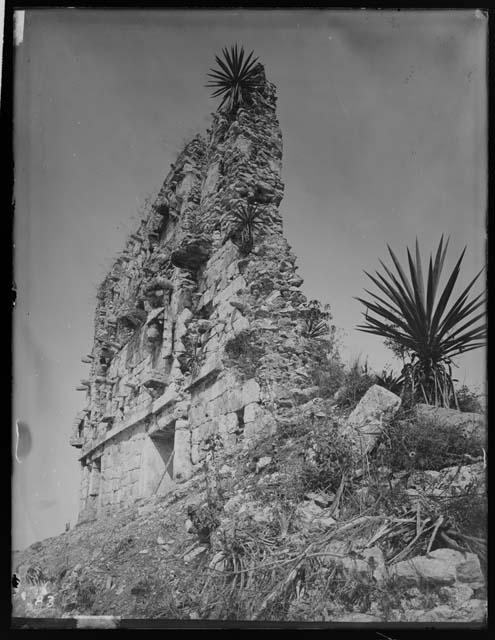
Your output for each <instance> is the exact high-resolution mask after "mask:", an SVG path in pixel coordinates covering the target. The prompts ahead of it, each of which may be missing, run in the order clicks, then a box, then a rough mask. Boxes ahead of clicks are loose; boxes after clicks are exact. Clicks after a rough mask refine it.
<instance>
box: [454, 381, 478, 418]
mask: <svg viewBox="0 0 495 640" xmlns="http://www.w3.org/2000/svg"><path fill="white" fill-rule="evenodd" d="M456 395H457V405H458V408H459V411H464V412H467V413H483V405H482V403H481V401H480V397H479V395H478V394H477V393H475V392H474V391H472V390H471V389H469V387H468V386H466V385H465V384H464V385H462V387H461V388H460V389H458V390H457V391H456Z"/></svg>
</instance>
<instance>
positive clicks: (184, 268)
mask: <svg viewBox="0 0 495 640" xmlns="http://www.w3.org/2000/svg"><path fill="white" fill-rule="evenodd" d="M257 72H258V78H259V87H258V89H257V91H256V92H255V93H254V95H253V96H252V98H251V102H250V104H248V105H245V106H244V107H243V108H239V109H237V111H236V112H235V113H234V114H229V113H225V112H222V111H217V112H216V113H215V114H213V122H212V126H211V129H209V130H208V131H207V135H206V138H203V137H200V136H197V137H195V138H194V139H193V140H192V141H191V142H190V143H189V144H187V145H186V147H185V148H184V150H183V151H182V152H181V153H180V155H179V157H178V158H177V161H176V162H175V164H173V165H172V166H171V169H170V171H169V173H168V175H167V177H166V178H165V181H164V183H163V186H162V188H161V190H160V192H159V195H158V197H157V199H156V201H155V202H153V203H152V204H150V205H149V206H148V207H147V210H146V212H145V213H144V214H143V216H142V219H141V221H140V223H139V226H138V228H137V229H136V231H135V233H132V234H131V235H130V236H129V238H128V240H127V243H126V246H125V249H124V250H123V252H122V253H121V254H120V255H119V256H118V257H117V259H116V260H115V261H114V264H113V266H112V268H111V270H110V272H109V273H108V275H107V276H106V278H105V279H104V281H103V282H102V284H101V285H100V287H99V289H98V292H97V305H96V313H95V332H94V344H93V348H92V350H91V353H90V354H88V355H87V356H85V357H84V358H83V362H85V363H87V364H88V365H89V368H90V370H89V374H88V378H87V379H86V380H83V381H81V384H80V386H79V387H78V388H79V389H80V390H81V391H82V392H84V393H85V397H86V404H85V408H84V409H83V410H82V411H81V412H80V413H78V415H77V417H76V420H75V424H74V431H73V435H72V438H71V444H72V445H73V446H74V447H77V448H79V449H80V453H81V455H80V462H81V468H82V478H81V487H80V521H83V520H87V519H92V518H94V517H97V516H98V515H99V514H101V513H109V512H111V511H112V510H115V509H118V508H119V507H122V506H125V505H128V504H130V503H132V502H133V501H135V500H136V499H139V498H145V497H149V496H153V495H156V494H157V495H161V494H164V493H166V492H167V491H168V490H170V488H171V487H172V486H173V485H174V483H176V482H181V481H184V480H186V479H188V478H189V477H190V476H191V475H192V474H193V473H194V472H195V470H197V469H198V468H199V467H200V466H201V464H202V462H203V460H204V458H205V455H206V453H205V441H206V440H207V438H208V437H209V436H215V435H216V436H218V437H219V438H220V439H221V442H222V444H223V446H224V447H225V448H227V449H229V448H230V449H232V448H235V447H238V446H244V445H245V444H246V443H247V442H249V441H250V440H252V439H253V438H255V437H257V436H258V435H259V434H260V433H266V432H267V431H268V432H270V430H273V429H275V428H276V426H277V425H278V424H280V420H282V419H283V413H284V410H286V409H290V408H291V407H294V406H295V405H297V404H299V403H301V402H306V401H307V400H308V398H309V397H311V396H312V395H315V392H314V388H313V387H311V375H310V370H311V353H313V351H314V350H313V351H311V349H310V348H309V341H308V340H309V339H307V338H306V337H305V336H304V323H303V319H302V316H301V309H303V308H304V307H305V305H306V304H307V301H306V298H305V296H304V295H303V294H302V293H301V291H300V286H301V284H302V278H300V277H299V276H298V275H297V273H296V266H295V256H294V254H293V253H292V251H291V249H290V247H289V245H288V243H287V241H286V240H285V238H284V237H283V233H282V220H281V216H280V214H279V211H278V207H279V204H280V202H281V200H282V196H283V184H282V182H281V166H282V163H281V159H282V136H281V132H280V128H279V124H278V120H277V116H276V95H275V87H274V85H273V84H271V83H270V82H268V81H267V80H266V78H265V74H264V70H263V67H262V66H261V65H258V67H257ZM250 208H251V209H250ZM253 208H254V210H256V212H257V223H256V224H255V225H253V227H252V238H251V239H252V240H253V241H252V242H251V243H250V242H249V240H250V238H249V234H247V232H246V228H245V227H242V224H241V225H240V224H239V218H238V217H236V212H238V211H248V210H251V211H252V210H253Z"/></svg>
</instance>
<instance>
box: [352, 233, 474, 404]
mask: <svg viewBox="0 0 495 640" xmlns="http://www.w3.org/2000/svg"><path fill="white" fill-rule="evenodd" d="M447 246H448V240H447V242H446V244H445V247H444V246H443V236H442V238H441V239H440V243H439V245H438V249H437V252H436V256H435V260H434V261H433V256H432V255H431V256H430V261H429V267H428V280H427V284H426V287H425V284H424V279H423V268H422V264H421V256H420V252H419V246H418V241H417V240H416V255H415V259H413V257H412V256H411V253H410V251H409V249H407V258H408V263H409V272H410V278H408V277H407V276H406V274H405V272H404V270H403V269H402V266H401V265H400V262H399V260H398V259H397V257H396V255H395V253H394V252H393V251H392V249H391V248H390V247H388V250H389V253H390V256H391V257H392V260H393V263H394V265H395V268H396V270H397V274H398V275H397V276H396V275H394V274H393V273H392V271H391V270H390V269H389V268H388V267H387V266H386V265H385V264H384V263H383V262H382V261H380V264H381V265H382V267H383V269H384V271H385V274H386V276H387V277H385V276H383V275H381V274H380V273H379V272H378V271H377V272H376V277H375V276H372V275H370V274H369V273H367V272H366V271H365V273H366V275H367V276H368V277H369V278H370V280H371V281H372V282H373V283H374V284H375V285H376V286H377V287H378V289H379V290H380V291H381V292H382V293H383V294H384V295H385V296H386V298H388V300H385V299H384V298H381V297H380V296H378V295H376V294H375V293H372V292H371V291H368V290H367V289H366V292H367V293H368V294H369V295H370V296H372V298H373V299H374V301H373V302H372V301H370V300H364V299H362V298H357V300H359V302H361V303H362V304H363V305H364V306H365V307H366V312H365V313H363V315H364V317H365V323H364V324H362V325H359V326H358V327H357V328H358V330H360V331H364V332H365V333H372V334H375V335H379V336H381V337H382V338H386V339H387V340H388V341H392V345H393V347H394V349H395V351H396V352H397V351H400V352H401V355H402V356H405V355H407V356H408V357H409V363H408V364H407V370H403V374H404V378H405V385H407V386H409V387H410V389H411V391H412V394H413V396H414V397H416V399H417V400H418V401H420V402H423V401H426V402H427V403H428V404H435V405H441V406H444V407H449V406H450V405H451V403H452V399H454V401H455V390H454V385H453V379H452V365H453V361H452V359H453V358H454V357H455V356H458V355H460V354H463V353H466V352H468V351H471V350H472V349H476V348H478V347H480V346H483V344H484V342H485V337H486V328H485V325H484V324H481V325H478V326H474V325H475V324H476V323H477V322H478V320H480V319H481V318H482V317H483V316H484V315H485V314H484V313H480V314H477V315H475V316H474V317H473V315H472V314H473V313H474V312H475V311H476V310H478V309H479V308H480V307H481V306H483V305H484V303H485V300H484V293H483V292H482V293H481V294H479V295H477V296H475V298H474V299H472V300H470V301H468V296H469V293H470V291H471V289H472V287H473V285H474V283H475V282H476V280H477V279H478V277H479V276H480V274H481V273H482V271H483V270H481V271H480V272H479V273H478V274H477V275H476V277H475V278H474V279H473V280H472V281H471V282H470V283H469V285H468V286H467V287H466V288H465V289H464V290H463V292H462V293H461V294H460V296H459V297H458V298H457V300H456V301H455V302H454V303H453V304H452V305H451V306H450V308H448V307H447V305H448V302H449V300H450V297H451V294H452V291H453V289H454V286H455V283H456V281H457V278H458V276H459V273H460V266H461V262H462V259H463V257H464V253H465V251H466V249H464V251H463V252H462V253H461V256H460V258H459V259H458V261H457V263H456V265H455V267H454V269H453V270H452V273H451V275H450V277H449V278H448V280H447V283H446V285H445V287H444V289H443V290H442V291H441V292H440V293H439V285H440V276H441V273H442V268H443V264H444V260H445V254H446V252H447ZM437 293H439V296H438V301H437ZM370 312H372V313H373V314H375V316H376V317H375V316H370V315H369V313H370Z"/></svg>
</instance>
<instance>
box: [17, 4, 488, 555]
mask: <svg viewBox="0 0 495 640" xmlns="http://www.w3.org/2000/svg"><path fill="white" fill-rule="evenodd" d="M486 28H487V20H486V18H485V17H484V16H483V15H482V14H480V12H475V11H474V10H473V11H437V12H432V11H424V12H421V11H418V12H405V11H401V12H392V11H380V12H378V11H334V10H328V11H323V10H322V11H316V10H307V11H276V10H273V11H254V10H253V11H249V10H242V11H218V10H216V11H192V10H189V11H175V12H171V11H161V12H156V11H94V10H68V9H65V10H46V9H45V10H32V11H31V10H30V11H26V14H25V22H24V39H23V42H22V44H20V45H19V46H18V47H17V49H16V56H15V85H14V90H15V94H14V97H15V198H16V219H15V260H16V262H15V280H16V284H17V288H18V299H17V305H16V309H15V313H14V365H15V370H14V381H15V389H14V412H13V417H14V419H19V420H21V421H24V422H25V423H26V424H28V425H29V426H30V428H31V431H32V434H33V447H32V450H31V453H30V454H29V455H28V456H27V458H26V459H24V460H23V462H21V463H20V464H17V465H16V469H15V476H14V493H13V502H14V548H22V547H24V546H26V545H27V544H29V543H31V542H33V541H34V540H37V539H41V538H44V537H47V536H51V535H56V534H58V533H59V532H61V531H62V530H63V528H64V524H65V522H66V521H68V520H70V519H71V520H72V521H73V522H74V521H75V517H76V513H77V501H78V482H79V470H78V463H77V453H78V452H77V450H74V449H72V448H71V447H69V445H68V438H69V435H70V432H71V429H72V422H73V419H74V416H75V414H76V413H77V412H78V411H79V410H80V409H81V408H82V405H83V403H84V399H83V397H82V396H81V394H80V393H78V392H77V391H75V387H76V386H77V384H78V382H79V380H80V379H81V378H84V377H86V375H87V367H86V366H85V365H84V364H82V363H81V362H80V358H81V357H82V356H83V355H84V354H86V353H88V351H89V350H90V349H91V345H92V335H93V312H94V305H95V292H96V286H97V285H98V283H99V282H100V281H101V280H102V279H103V277H104V275H105V273H106V270H107V269H108V268H109V266H110V264H111V262H112V259H113V257H114V256H115V254H116V253H117V252H118V251H119V250H120V249H121V248H122V246H123V244H124V241H125V238H126V236H127V234H128V233H129V232H130V231H131V230H132V227H133V226H134V224H135V220H136V219H137V216H136V212H137V210H138V208H139V206H140V205H141V204H142V203H143V201H144V198H145V197H146V196H148V195H150V194H153V193H156V192H157V191H158V189H159V188H160V186H161V184H162V182H163V179H164V177H165V175H166V174H167V172H168V170H169V165H170V163H172V162H173V161H174V160H175V157H176V154H177V153H178V152H179V151H180V149H181V148H182V146H183V145H184V143H185V142H187V141H188V140H189V139H190V138H191V137H192V136H193V135H195V134H196V133H198V132H200V133H202V132H204V131H205V130H206V128H207V127H208V126H209V124H210V117H211V116H210V114H211V112H212V111H214V110H215V109H216V106H217V103H218V102H217V101H214V100H212V99H210V97H209V90H208V89H206V88H205V87H204V84H205V82H206V81H207V78H206V73H207V72H208V70H209V67H211V66H213V65H214V56H215V54H217V53H219V52H220V50H221V48H222V47H224V46H228V45H230V44H233V43H235V42H237V43H239V44H242V45H244V47H245V48H246V49H247V50H248V51H250V50H251V49H254V50H255V53H256V55H257V56H258V57H259V59H260V61H261V62H262V63H263V64H264V65H265V69H266V73H267V77H268V78H269V79H270V80H271V81H272V82H274V83H275V85H276V86H277V89H278V115H279V120H280V125H281V128H282V134H283V139H284V157H283V163H284V167H283V180H284V182H285V185H286V186H285V197H284V200H283V201H282V205H281V211H282V214H283V217H284V223H285V232H286V236H287V238H288V240H289V242H290V243H291V245H292V247H293V249H294V251H295V253H296V255H298V257H299V260H298V264H299V267H300V273H301V275H302V276H303V277H304V278H305V284H304V285H303V291H304V292H305V293H306V295H308V296H309V297H310V298H319V299H321V300H322V302H324V303H326V302H328V303H330V305H331V309H332V312H333V315H334V322H335V324H336V325H337V326H338V327H340V328H341V329H342V341H343V356H344V358H350V357H352V356H355V355H358V354H362V356H363V358H365V357H367V358H368V360H369V363H370V365H371V366H372V367H375V368H376V369H381V368H382V367H383V366H384V365H386V364H387V363H390V364H392V365H393V364H395V363H394V360H393V357H392V355H391V354H390V352H388V351H387V350H386V349H385V348H384V346H383V342H382V341H381V340H380V338H378V337H375V336H370V335H367V334H364V333H360V332H358V331H356V330H355V326H356V324H358V323H360V322H361V316H360V313H361V308H360V304H359V303H358V302H357V301H356V300H354V296H361V295H363V288H364V287H367V286H368V283H367V279H366V277H365V275H364V274H363V269H366V270H371V271H373V270H375V269H377V268H378V267H379V262H378V259H379V258H381V259H384V260H386V261H388V260H387V249H386V244H387V243H389V244H390V245H391V246H392V247H393V248H394V249H395V250H396V251H397V252H398V253H399V255H400V256H401V257H402V258H404V257H405V249H406V246H410V247H411V246H413V244H414V242H415V238H416V236H418V239H419V242H420V246H421V248H422V250H423V257H424V259H426V258H427V256H428V255H429V253H430V252H431V251H434V250H435V249H436V246H437V244H438V241H439V239H440V236H441V234H442V233H446V234H450V236H451V241H450V250H449V252H450V259H449V258H448V259H447V264H446V267H447V269H448V268H449V267H451V266H453V264H454V262H455V260H456V259H457V257H458V256H459V254H460V252H461V251H462V249H463V248H464V246H465V245H466V244H467V245H468V249H467V253H466V256H465V259H464V270H463V272H462V275H461V281H460V283H459V287H460V286H462V284H467V282H468V281H469V279H470V278H472V277H473V276H474V274H475V273H476V272H477V271H478V270H479V269H480V268H481V266H482V265H483V264H484V258H485V235H486V233H485V214H486V212H485V209H486V86H485V85H486V68H485V59H486V43H485V39H486ZM459 364H460V369H459V370H458V377H459V379H460V382H461V383H462V382H463V381H466V382H467V383H469V384H472V385H475V386H476V385H480V384H482V383H483V381H484V378H485V361H484V352H482V351H477V352H473V353H471V354H467V355H466V356H464V358H463V359H462V360H459ZM395 366H396V368H397V365H396V364H395Z"/></svg>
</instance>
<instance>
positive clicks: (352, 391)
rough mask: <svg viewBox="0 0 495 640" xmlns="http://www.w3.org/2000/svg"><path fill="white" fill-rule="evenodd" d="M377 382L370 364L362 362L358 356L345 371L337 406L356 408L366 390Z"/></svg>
mask: <svg viewBox="0 0 495 640" xmlns="http://www.w3.org/2000/svg"><path fill="white" fill-rule="evenodd" d="M374 384H375V376H374V375H373V374H372V373H371V372H370V371H369V369H368V364H367V362H365V363H364V364H361V362H360V359H359V358H356V359H355V360H354V361H353V362H352V363H351V365H350V367H349V368H348V369H347V371H346V372H345V373H344V380H343V384H342V387H341V388H340V389H339V392H338V397H337V406H338V407H340V408H343V409H344V408H354V407H355V406H356V405H357V403H358V402H359V401H360V400H361V398H362V397H363V396H364V394H365V393H366V391H368V389H369V388H370V387H371V386H372V385H374Z"/></svg>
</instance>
